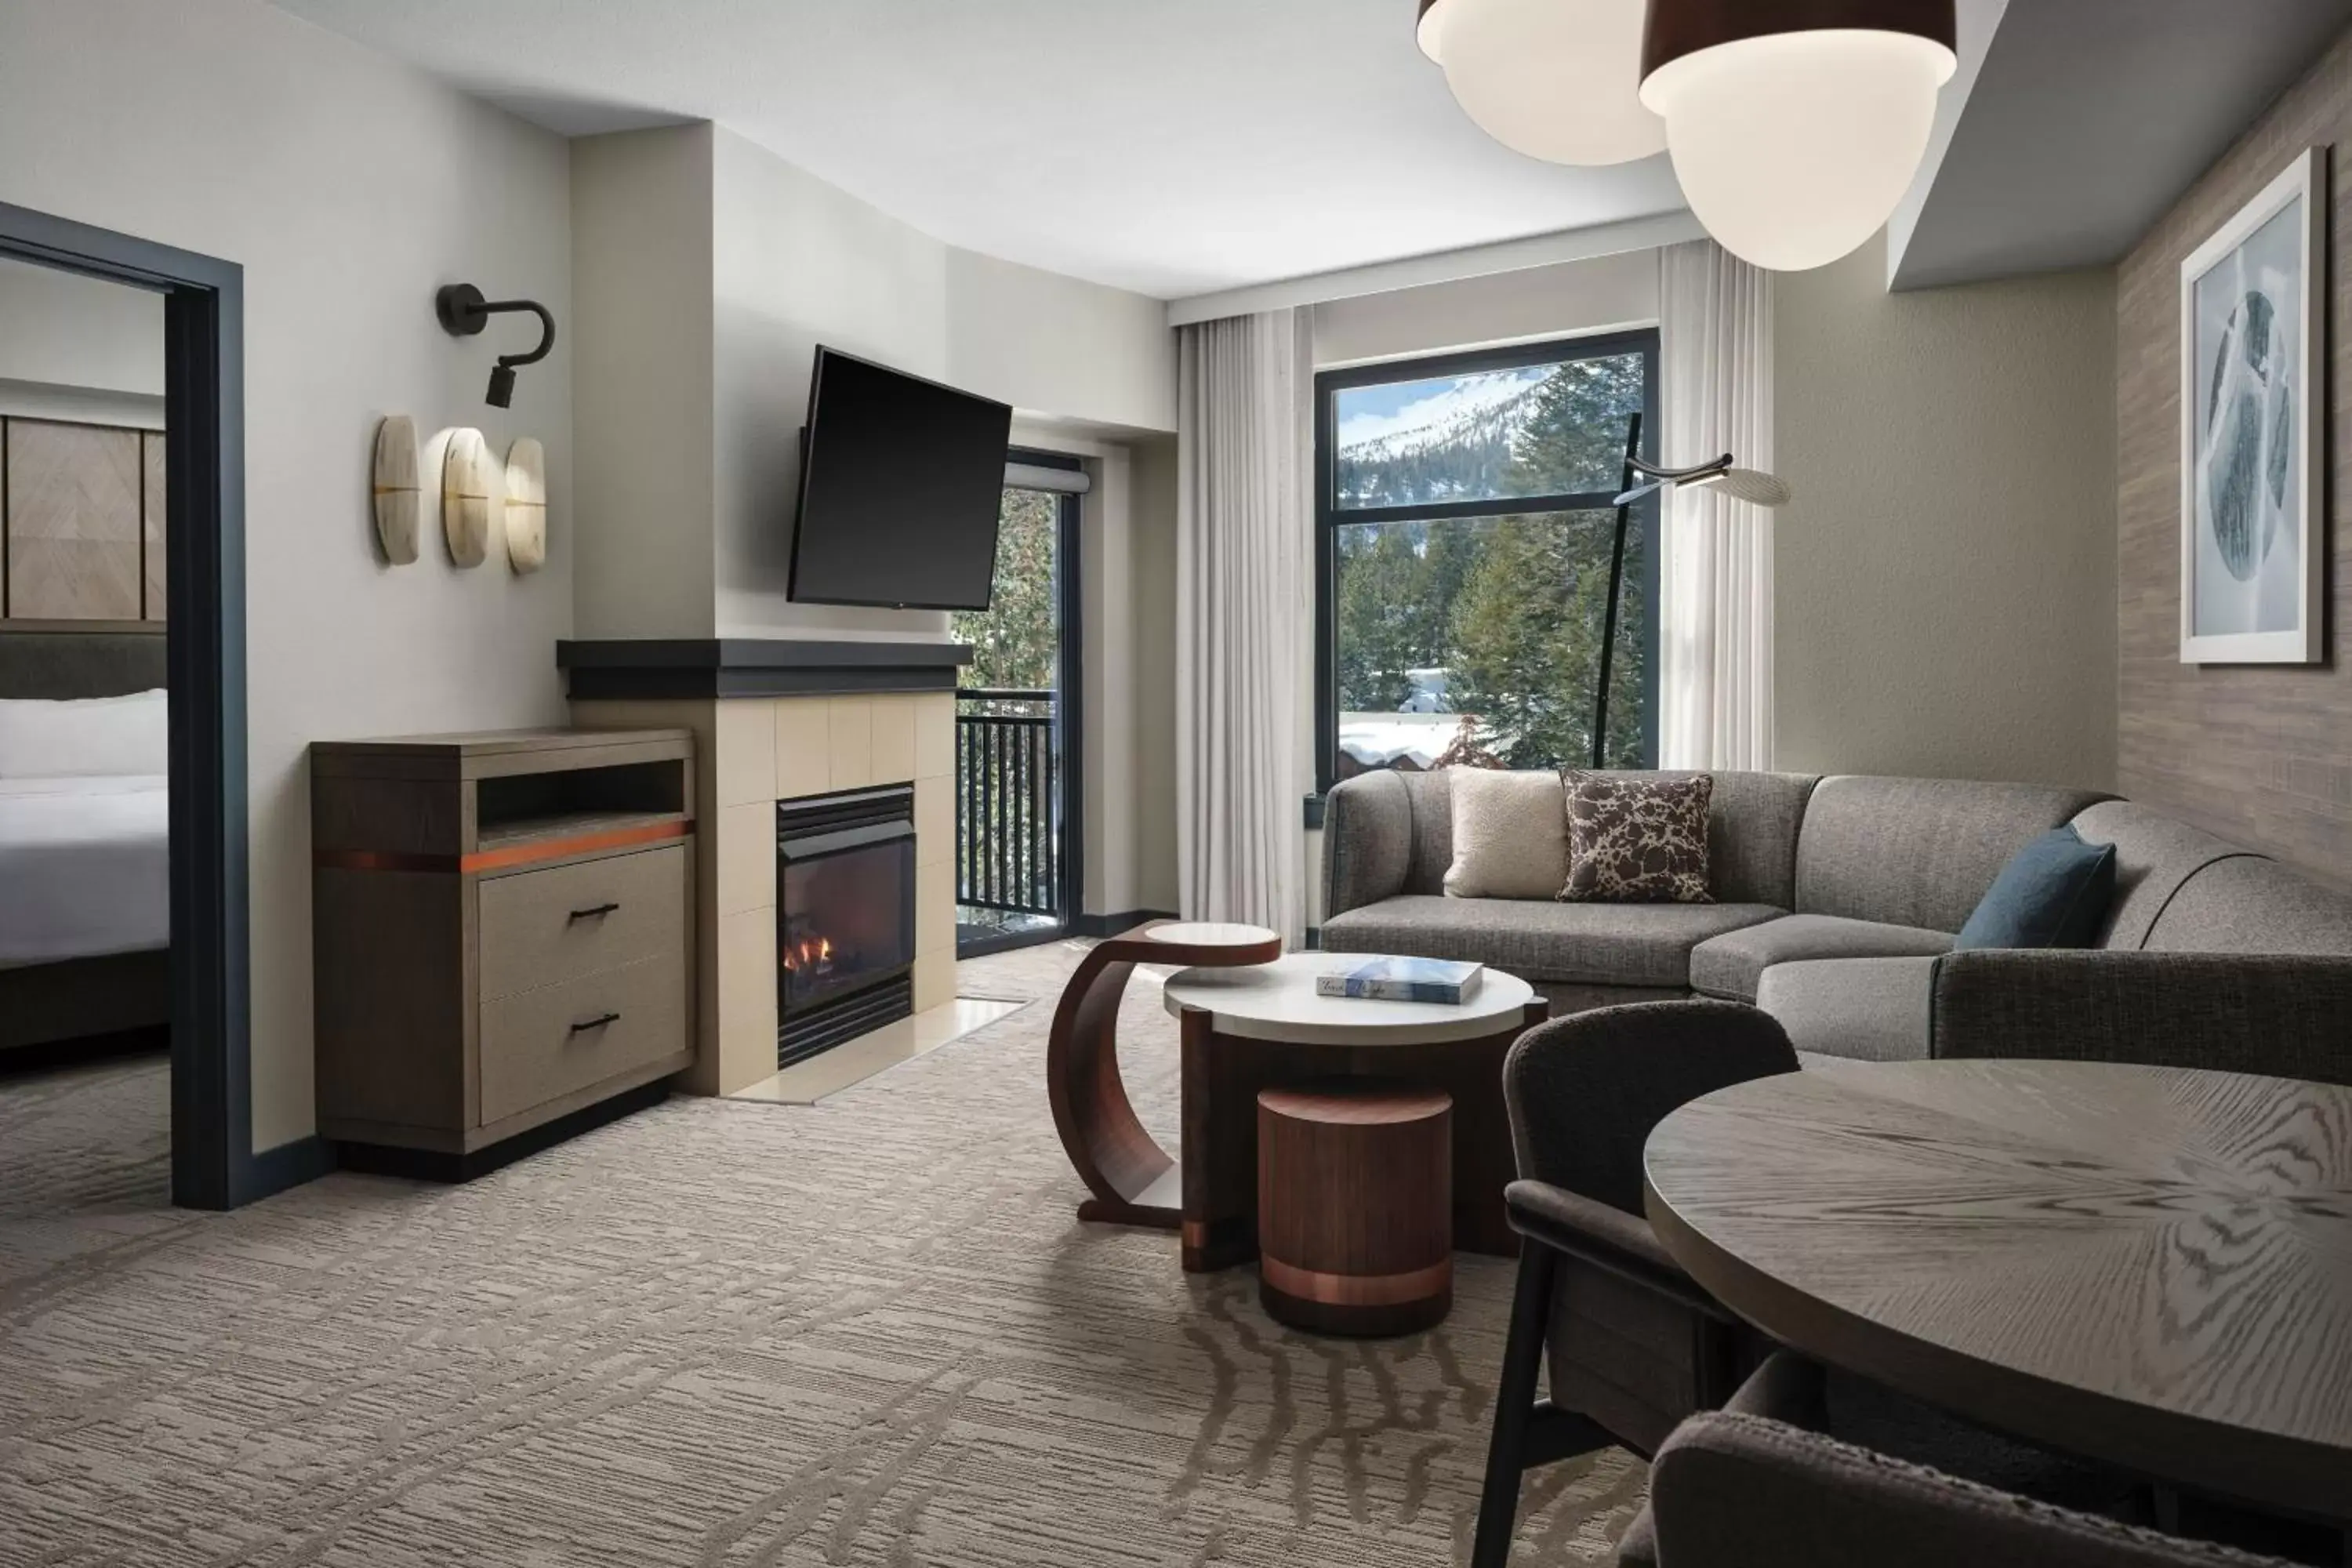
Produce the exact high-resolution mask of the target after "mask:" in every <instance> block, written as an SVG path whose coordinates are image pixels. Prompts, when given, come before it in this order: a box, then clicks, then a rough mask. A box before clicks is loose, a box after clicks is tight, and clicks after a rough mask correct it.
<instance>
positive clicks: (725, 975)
mask: <svg viewBox="0 0 2352 1568" xmlns="http://www.w3.org/2000/svg"><path fill="white" fill-rule="evenodd" d="M775 1070H776V911H775V910H773V909H760V910H743V911H742V912H740V913H739V914H731V915H721V916H720V917H719V1071H718V1074H717V1079H718V1091H719V1093H720V1094H732V1093H734V1092H735V1091H736V1090H737V1089H741V1088H743V1087H744V1086H745V1085H747V1084H753V1083H757V1082H759V1081H760V1080H761V1079H763V1078H767V1077H769V1076H771V1075H772V1074H773V1073H774V1072H775Z"/></svg>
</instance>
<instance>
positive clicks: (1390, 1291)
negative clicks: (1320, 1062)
mask: <svg viewBox="0 0 2352 1568" xmlns="http://www.w3.org/2000/svg"><path fill="white" fill-rule="evenodd" d="M1453 1121H1454V1103H1453V1101H1452V1100H1449V1099H1447V1098H1446V1096H1444V1094H1442V1093H1440V1092H1438V1091H1437V1090H1435V1089H1395V1088H1373V1089H1362V1088H1358V1087H1356V1086H1355V1084H1353V1083H1351V1082H1349V1081H1344V1080H1335V1081H1327V1082H1324V1083H1318V1084H1314V1085H1310V1086H1308V1087H1307V1088H1303V1089H1267V1090H1265V1092H1264V1093H1262V1094H1260V1095H1259V1096H1258V1097H1257V1140H1258V1164H1257V1226H1258V1246H1259V1257H1258V1300H1259V1302H1260V1304H1262V1305H1263V1306H1264V1307H1265V1311H1266V1315H1267V1316H1268V1317H1270V1318H1272V1319H1274V1321H1276V1322H1278V1323H1287V1324H1289V1325H1290V1326H1291V1327H1292V1328H1295V1329H1304V1330H1306V1331H1307V1332H1309V1333H1317V1334H1360V1335H1388V1334H1410V1333H1418V1332H1420V1331H1422V1330H1423V1329H1428V1328H1433V1327H1435V1326H1436V1325H1437V1324H1439V1323H1441V1322H1443V1321H1444V1319H1445V1314H1446V1312H1447V1311H1448V1310H1451V1309H1452V1308H1453V1305H1454V1226H1453V1217H1454V1182H1453V1158H1454V1156H1453Z"/></svg>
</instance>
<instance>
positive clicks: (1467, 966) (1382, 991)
mask: <svg viewBox="0 0 2352 1568" xmlns="http://www.w3.org/2000/svg"><path fill="white" fill-rule="evenodd" d="M1485 972H1486V966H1485V965H1483V964H1477V963H1450V962H1448V961H1446V960H1444V959H1442V958H1368V959H1366V960H1364V961H1363V962H1362V963H1359V964H1357V965H1356V966H1355V967H1354V968H1352V969H1338V970H1333V971H1331V972H1329V973H1324V974H1318V975H1317V976H1316V977H1315V991H1316V994H1318V995H1320V996H1356V997H1361V998H1364V999H1366V1000H1368V1001H1373V1002H1437V1003H1443V1004H1445V1005H1457V1004H1459V1003H1462V1002H1465V1001H1466V1000H1468V999H1469V998H1470V997H1472V996H1474V995H1475V994H1477V991H1478V977H1479V975H1481V974H1482V973H1485Z"/></svg>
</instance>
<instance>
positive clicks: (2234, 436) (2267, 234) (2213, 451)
mask: <svg viewBox="0 0 2352 1568" xmlns="http://www.w3.org/2000/svg"><path fill="white" fill-rule="evenodd" d="M2327 153H2328V149H2327V148H2326V147H2311V148H2307V149H2305V151H2304V152H2302V153H2298V154H2297V155H2296V157H2295V158H2294V162H2293V163H2289V164H2288V165H2287V166H2286V167H2285V168H2284V169H2283V170H2282V171H2280V173H2279V174H2278V175H2277V177H2276V178H2274V179H2273V180H2272V181H2271V182H2270V183H2269V184H2267V185H2265V186H2263V189H2262V191H2261V192H2260V193H2259V194H2258V195H2255V196H2254V198H2253V199H2252V201H2249V202H2248V203H2247V204H2246V205H2244V206H2243V207H2242V208H2240V209H2239V210H2238V212H2237V214H2236V215H2235V216H2232V217H2231V219H2230V220H2229V222H2227V223H2225V224H2223V225H2222V226H2221V227H2220V228H2219V229H2217V230H2216V231H2215V232H2214V233H2213V235H2212V237H2210V238H2209V239H2207V240H2206V241H2205V243H2204V244H2202V245H2200V246H2199V247H2197V248H2196V249H2195V250H2194V251H2192V252H2190V253H2189V257H2188V258H2186V259H2184V260H2183V261H2182V262H2181V264H2180V662H2181V663H2183V664H2316V663H2318V662H2320V660H2321V659H2322V658H2325V657H2326V652H2325V650H2326V625H2325V615H2326V605H2325V600H2324V590H2325V586H2326V565H2327V557H2326V532H2327V513H2326V493H2327V491H2326V471H2325V469H2326V409H2327V351H2326V335H2327V300H2326V277H2327V261H2326V240H2327V202H2328V188H2327Z"/></svg>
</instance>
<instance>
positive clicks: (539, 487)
mask: <svg viewBox="0 0 2352 1568" xmlns="http://www.w3.org/2000/svg"><path fill="white" fill-rule="evenodd" d="M507 563H508V564H509V565H510V566H512V567H513V568H514V569H515V573H516V574H517V575H520V574H524V573H527V572H536V571H538V570H539V569H540V568H541V567H542V566H544V565H546V564H547V454H546V452H545V450H544V449H542V448H541V446H540V444H539V443H538V441H536V440H534V439H533V438H532V437H529V436H519V437H515V444H514V445H513V446H511V447H508V448H507Z"/></svg>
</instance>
